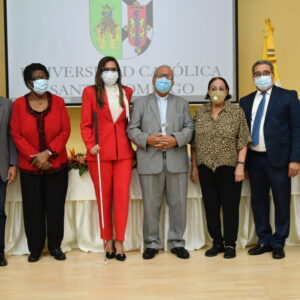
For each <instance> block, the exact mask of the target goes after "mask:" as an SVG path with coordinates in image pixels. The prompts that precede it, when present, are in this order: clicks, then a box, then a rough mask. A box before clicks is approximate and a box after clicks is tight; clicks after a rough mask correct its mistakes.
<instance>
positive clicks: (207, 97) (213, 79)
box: [204, 77, 232, 100]
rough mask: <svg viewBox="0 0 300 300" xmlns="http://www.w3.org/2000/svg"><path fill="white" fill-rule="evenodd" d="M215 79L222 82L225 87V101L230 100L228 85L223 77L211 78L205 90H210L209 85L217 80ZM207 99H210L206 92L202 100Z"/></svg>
mask: <svg viewBox="0 0 300 300" xmlns="http://www.w3.org/2000/svg"><path fill="white" fill-rule="evenodd" d="M217 79H219V80H222V81H223V82H224V84H225V87H226V90H227V96H226V97H225V100H229V99H231V98H232V96H231V95H230V94H229V85H228V83H227V81H226V80H225V79H224V78H223V77H214V78H212V79H211V80H210V81H209V83H208V86H207V90H209V89H210V86H211V84H212V83H213V82H214V81H215V80H217ZM209 98H210V97H209V94H208V92H207V94H206V96H205V97H204V99H209Z"/></svg>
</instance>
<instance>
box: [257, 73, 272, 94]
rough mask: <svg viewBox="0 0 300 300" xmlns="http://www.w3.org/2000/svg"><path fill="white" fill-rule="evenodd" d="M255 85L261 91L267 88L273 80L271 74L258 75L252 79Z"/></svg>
mask: <svg viewBox="0 0 300 300" xmlns="http://www.w3.org/2000/svg"><path fill="white" fill-rule="evenodd" d="M254 82H255V85H256V87H258V88H259V89H260V90H262V91H266V90H268V89H269V88H270V87H271V86H272V84H273V82H272V78H271V76H260V77H256V78H255V79H254Z"/></svg>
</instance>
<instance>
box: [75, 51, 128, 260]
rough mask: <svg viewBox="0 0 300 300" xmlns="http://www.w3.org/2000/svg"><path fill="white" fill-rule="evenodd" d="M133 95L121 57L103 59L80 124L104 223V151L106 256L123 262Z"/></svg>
mask: <svg viewBox="0 0 300 300" xmlns="http://www.w3.org/2000/svg"><path fill="white" fill-rule="evenodd" d="M131 96H132V89H131V88H129V87H126V86H123V85H122V84H121V70H120V67H119V64H118V62H117V60H116V59H115V58H113V57H110V56H107V57H104V58H102V59H101V60H100V62H99V64H98V68H97V72H96V76H95V84H94V85H93V86H88V87H86V88H85V89H84V91H83V95H82V111H81V124H80V128H81V135H82V139H83V141H84V143H85V146H86V148H87V162H88V168H89V172H90V175H91V178H92V180H93V183H94V187H95V192H96V197H97V203H98V210H99V219H100V224H101V207H100V199H99V178H98V168H97V154H98V153H99V154H100V166H101V185H102V200H103V213H104V224H101V226H100V228H101V237H102V239H103V240H104V241H105V243H104V248H105V251H106V257H107V258H109V259H111V258H114V257H116V259H117V260H120V261H124V260H125V258H126V255H125V254H124V248H123V241H124V235H125V230H126V224H127V215H128V205H129V188H130V182H131V173H132V157H133V150H132V147H131V143H130V141H129V139H128V137H127V135H126V126H127V122H128V119H129V102H130V100H131ZM112 212H113V214H114V216H113V217H112ZM113 223H114V224H113ZM113 225H114V226H113ZM113 227H114V230H115V242H113Z"/></svg>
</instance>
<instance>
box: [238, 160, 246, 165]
mask: <svg viewBox="0 0 300 300" xmlns="http://www.w3.org/2000/svg"><path fill="white" fill-rule="evenodd" d="M237 164H240V165H245V162H244V161H238V162H237Z"/></svg>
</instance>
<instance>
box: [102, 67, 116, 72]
mask: <svg viewBox="0 0 300 300" xmlns="http://www.w3.org/2000/svg"><path fill="white" fill-rule="evenodd" d="M107 71H112V72H116V71H118V69H117V68H102V72H107Z"/></svg>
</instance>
